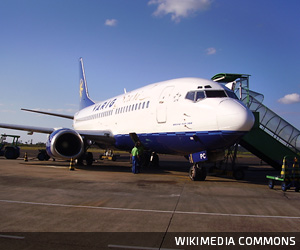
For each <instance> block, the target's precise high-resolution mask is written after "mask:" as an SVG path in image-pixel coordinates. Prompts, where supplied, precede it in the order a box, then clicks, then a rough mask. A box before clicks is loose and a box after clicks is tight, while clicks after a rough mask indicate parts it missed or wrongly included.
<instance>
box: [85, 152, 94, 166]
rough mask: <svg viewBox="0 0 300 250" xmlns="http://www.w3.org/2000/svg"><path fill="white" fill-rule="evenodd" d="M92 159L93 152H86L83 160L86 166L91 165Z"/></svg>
mask: <svg viewBox="0 0 300 250" xmlns="http://www.w3.org/2000/svg"><path fill="white" fill-rule="evenodd" d="M93 161H94V157H93V153H92V152H87V153H86V156H85V162H86V165H87V166H92V165H93Z"/></svg>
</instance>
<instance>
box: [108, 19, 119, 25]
mask: <svg viewBox="0 0 300 250" xmlns="http://www.w3.org/2000/svg"><path fill="white" fill-rule="evenodd" d="M117 24H118V20H116V19H106V20H105V25H106V26H111V27H113V26H117Z"/></svg>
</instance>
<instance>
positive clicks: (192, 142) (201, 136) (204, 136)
mask: <svg viewBox="0 0 300 250" xmlns="http://www.w3.org/2000/svg"><path fill="white" fill-rule="evenodd" d="M245 133H246V132H242V131H206V132H203V131H202V132H172V133H149V134H138V137H139V139H140V141H141V142H142V144H143V145H144V146H145V147H146V148H149V149H151V150H152V151H155V152H157V153H163V154H180V155H187V154H190V153H193V152H199V151H202V150H214V149H222V148H226V147H229V146H231V145H232V144H234V143H235V142H236V141H238V139H239V138H241V137H242V136H243V135H244V134H245ZM115 139H116V143H115V147H116V148H119V149H123V150H131V149H132V147H133V146H134V143H133V142H132V140H131V138H130V136H129V134H128V135H127V134H126V135H115Z"/></svg>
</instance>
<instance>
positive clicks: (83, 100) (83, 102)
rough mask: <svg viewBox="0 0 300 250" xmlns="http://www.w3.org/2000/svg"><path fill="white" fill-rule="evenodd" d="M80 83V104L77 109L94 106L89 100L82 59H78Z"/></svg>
mask: <svg viewBox="0 0 300 250" xmlns="http://www.w3.org/2000/svg"><path fill="white" fill-rule="evenodd" d="M79 61H80V83H79V95H80V103H79V109H84V108H86V107H88V106H91V105H93V104H95V102H94V101H92V100H91V98H90V96H89V92H88V88H87V84H86V79H85V73H84V67H83V59H82V58H80V59H79Z"/></svg>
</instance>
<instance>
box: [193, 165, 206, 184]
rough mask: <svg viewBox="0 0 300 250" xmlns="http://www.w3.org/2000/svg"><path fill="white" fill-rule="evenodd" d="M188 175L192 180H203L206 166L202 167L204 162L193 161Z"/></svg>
mask: <svg viewBox="0 0 300 250" xmlns="http://www.w3.org/2000/svg"><path fill="white" fill-rule="evenodd" d="M189 177H190V179H191V180H192V181H205V178H206V168H205V167H204V164H201V163H195V164H194V165H193V166H191V168H190V171H189Z"/></svg>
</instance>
